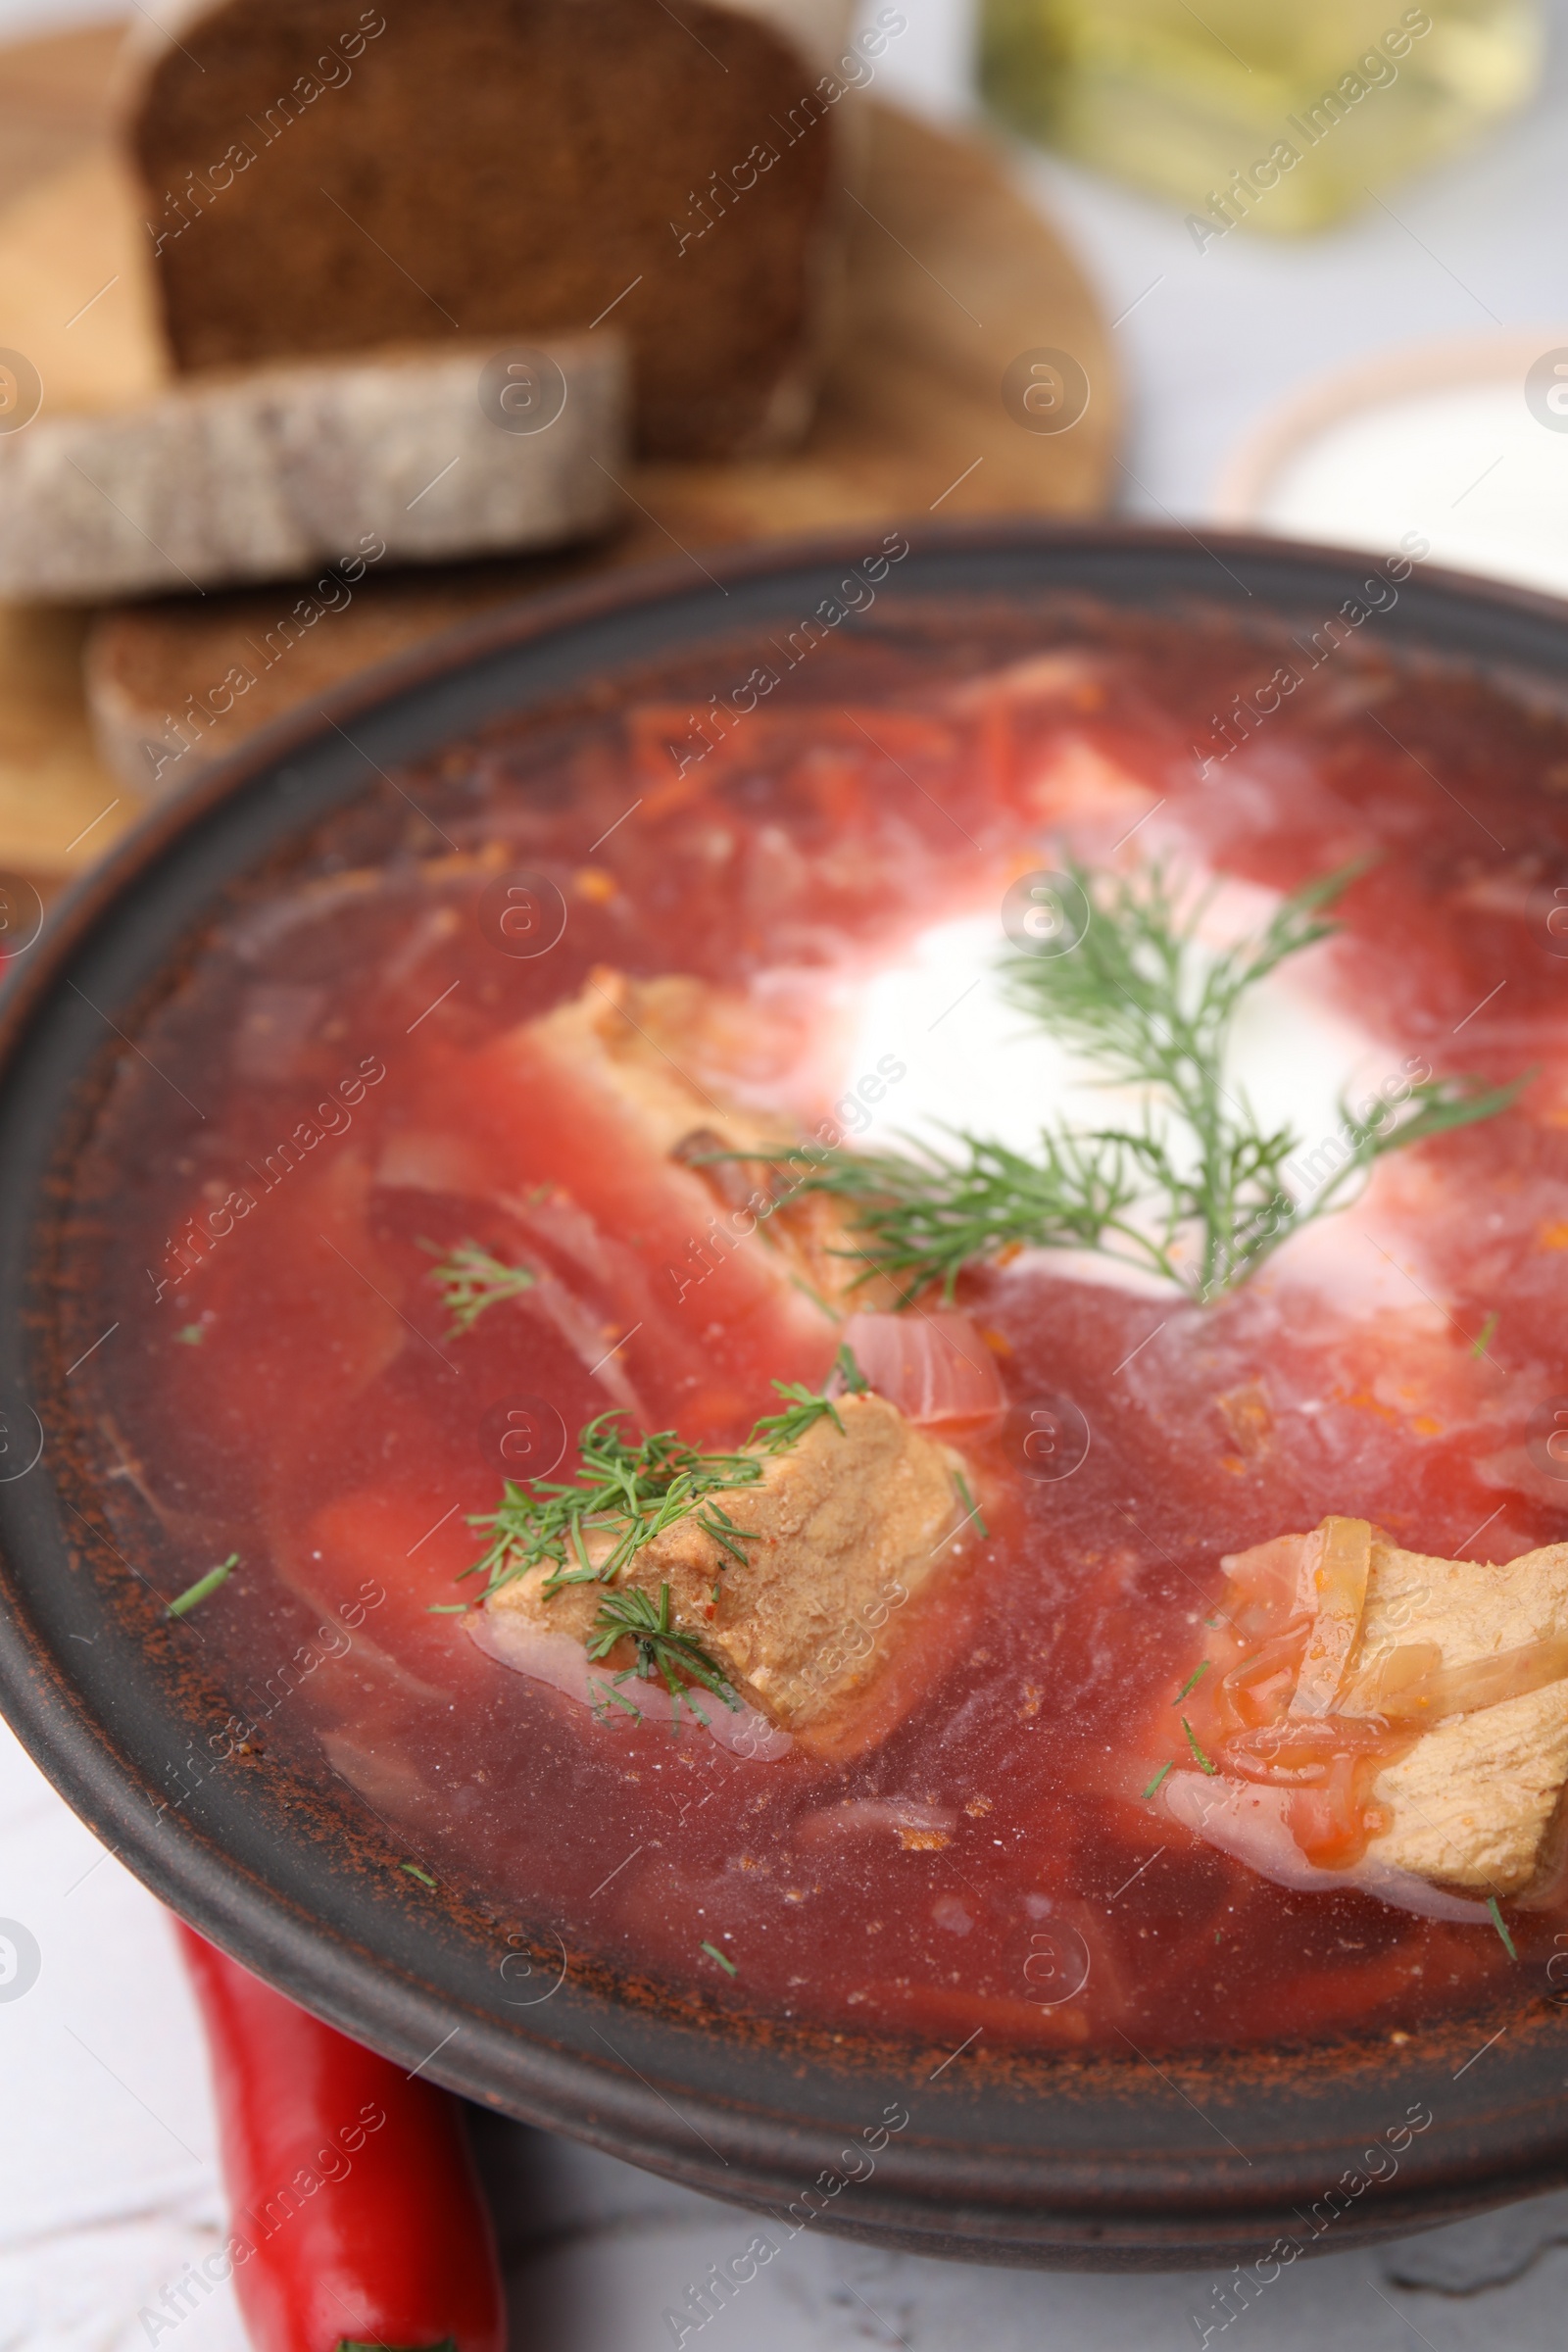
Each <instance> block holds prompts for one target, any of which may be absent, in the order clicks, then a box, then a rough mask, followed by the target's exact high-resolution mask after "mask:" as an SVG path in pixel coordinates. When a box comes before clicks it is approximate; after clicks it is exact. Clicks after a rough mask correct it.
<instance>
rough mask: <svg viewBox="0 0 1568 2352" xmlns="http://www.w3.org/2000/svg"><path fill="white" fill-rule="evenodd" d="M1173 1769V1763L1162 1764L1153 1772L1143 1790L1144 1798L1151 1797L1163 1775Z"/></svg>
mask: <svg viewBox="0 0 1568 2352" xmlns="http://www.w3.org/2000/svg"><path fill="white" fill-rule="evenodd" d="M1175 1769H1176V1768H1175V1766H1174V1765H1173V1764H1162V1765H1161V1766H1160V1768H1159V1770H1158V1771H1157V1772H1156V1773H1155V1775H1154V1777H1153V1779H1152V1781H1151V1782H1150V1784H1149V1787H1148V1788H1147V1789H1145V1790H1144V1796H1145V1798H1146V1799H1148V1798H1149V1797H1152V1795H1153V1794H1154V1791H1155V1790H1156V1789H1158V1787H1159V1785H1160V1783H1161V1781H1162V1780H1163V1779H1164V1778H1165V1775H1166V1774H1167V1773H1168V1772H1174V1771H1175Z"/></svg>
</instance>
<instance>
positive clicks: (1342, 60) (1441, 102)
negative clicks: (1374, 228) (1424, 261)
mask: <svg viewBox="0 0 1568 2352" xmlns="http://www.w3.org/2000/svg"><path fill="white" fill-rule="evenodd" d="M1542 47H1543V36H1542V25H1541V13H1540V10H1539V8H1538V7H1537V6H1536V5H1535V4H1534V0H1428V5H1426V6H1424V7H1413V8H1405V7H1401V6H1400V5H1399V0H1311V5H1303V4H1302V0H1200V6H1199V7H1197V8H1194V7H1190V6H1188V5H1187V0H982V7H981V19H980V85H981V89H982V92H983V94H984V96H985V98H986V100H987V102H988V104H989V105H990V106H991V108H992V109H993V111H994V112H995V113H996V114H997V115H999V116H1000V117H1001V118H1002V119H1003V121H1005V123H1009V124H1010V125H1011V126H1012V127H1013V128H1014V129H1017V130H1021V131H1023V132H1024V133H1025V135H1026V136H1028V137H1030V138H1034V139H1037V140H1039V141H1040V142H1041V143H1042V144H1043V145H1048V146H1052V147H1056V148H1059V149H1060V150H1061V151H1062V152H1063V153H1064V154H1067V155H1071V156H1073V157H1075V158H1076V159H1077V160H1078V161H1080V162H1082V163H1086V164H1091V165H1093V166H1095V167H1096V168H1097V169H1098V170H1100V171H1103V172H1112V173H1114V174H1115V175H1116V176H1117V177H1119V178H1121V179H1125V180H1130V181H1132V182H1133V184H1134V185H1135V186H1138V187H1143V188H1149V189H1152V190H1153V191H1154V192H1155V193H1156V194H1158V195H1161V196H1166V197H1169V198H1171V199H1172V200H1173V201H1174V202H1175V203H1177V204H1179V205H1180V206H1181V207H1182V209H1183V210H1184V211H1185V212H1186V213H1188V215H1189V218H1190V223H1191V224H1192V225H1193V227H1194V235H1195V238H1196V239H1197V240H1198V241H1199V242H1200V244H1205V243H1206V242H1207V240H1206V237H1205V236H1204V234H1203V224H1204V223H1209V224H1211V225H1212V226H1213V228H1214V230H1215V232H1216V233H1219V234H1223V233H1224V232H1225V231H1226V230H1227V229H1228V228H1230V227H1232V226H1235V225H1238V224H1239V223H1240V222H1242V221H1247V222H1249V223H1250V225H1252V226H1254V227H1257V228H1261V229H1271V230H1274V231H1275V232H1276V233H1281V234H1285V233H1289V232H1291V231H1296V230H1301V229H1311V228H1318V227H1321V226H1322V225H1323V224H1324V223H1326V222H1328V221H1335V220H1338V219H1340V218H1341V217H1342V216H1343V215H1345V214H1346V213H1348V212H1350V211H1352V210H1353V209H1354V208H1355V207H1356V206H1358V205H1360V204H1361V203H1363V202H1364V200H1365V196H1366V193H1367V191H1369V190H1371V189H1375V188H1378V187H1381V186H1384V185H1386V184H1388V183H1389V182H1390V181H1392V180H1394V179H1397V178H1398V177H1399V176H1401V175H1402V174H1403V173H1405V172H1412V171H1415V170H1417V169H1418V168H1419V167H1421V166H1422V165H1424V164H1430V163H1434V162H1436V161H1438V160H1439V159H1440V158H1442V157H1444V156H1446V155H1447V154H1449V153H1450V152H1452V151H1453V150H1454V149H1456V148H1458V147H1461V146H1463V145H1464V144H1465V143H1466V142H1467V141H1468V140H1470V139H1472V138H1474V137H1475V136H1476V135H1477V134H1478V133H1480V132H1481V131H1483V130H1485V129H1486V128H1487V127H1488V125H1489V124H1491V123H1495V121H1496V120H1497V119H1498V118H1499V117H1500V116H1502V115H1505V114H1506V113H1507V112H1508V111H1509V110H1510V109H1511V108H1513V107H1516V106H1517V105H1519V104H1520V102H1521V101H1522V100H1523V99H1525V98H1526V97H1528V96H1529V94H1530V92H1531V91H1532V90H1533V89H1534V87H1535V85H1536V82H1537V79H1538V77H1539V73H1540V67H1541V54H1542Z"/></svg>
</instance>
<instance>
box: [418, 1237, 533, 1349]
mask: <svg viewBox="0 0 1568 2352" xmlns="http://www.w3.org/2000/svg"><path fill="white" fill-rule="evenodd" d="M419 1248H420V1249H421V1250H429V1252H430V1254H431V1256H432V1257H440V1256H441V1247H440V1244H439V1243H438V1242H421V1243H420V1244H419ZM427 1279H428V1280H429V1281H431V1282H433V1283H434V1284H435V1286H436V1289H437V1290H438V1291H439V1292H440V1293H441V1299H442V1303H443V1304H444V1305H445V1307H446V1310H447V1312H448V1314H449V1315H450V1316H451V1317H452V1321H451V1323H450V1325H449V1326H448V1329H447V1335H446V1336H447V1338H448V1339H449V1340H456V1339H461V1338H462V1336H463V1334H464V1333H465V1332H466V1331H471V1330H472V1329H473V1327H474V1325H475V1323H477V1321H478V1320H479V1317H480V1316H481V1315H482V1314H483V1313H484V1311H485V1308H486V1307H487V1306H499V1305H500V1303H501V1301H502V1300H503V1299H517V1298H520V1297H521V1295H522V1293H523V1292H524V1291H531V1290H532V1289H533V1286H534V1279H535V1278H534V1276H533V1274H532V1273H531V1272H530V1271H529V1269H528V1267H526V1266H509V1265H508V1264H507V1263H506V1261H505V1259H504V1258H499V1257H496V1256H493V1255H492V1253H491V1252H490V1251H489V1250H485V1249H482V1248H481V1247H480V1245H479V1244H478V1243H477V1242H471V1241H468V1242H459V1244H458V1245H457V1248H456V1249H455V1250H453V1251H452V1253H451V1255H450V1256H449V1257H447V1258H446V1259H445V1260H444V1261H443V1263H442V1264H440V1265H439V1266H433V1267H432V1268H431V1270H430V1273H429V1275H428V1277H427Z"/></svg>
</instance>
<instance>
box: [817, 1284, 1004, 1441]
mask: <svg viewBox="0 0 1568 2352" xmlns="http://www.w3.org/2000/svg"><path fill="white" fill-rule="evenodd" d="M844 1345H845V1347H846V1348H848V1349H849V1350H850V1353H851V1354H852V1355H853V1356H854V1358H855V1361H856V1363H857V1364H858V1366H859V1369H860V1372H861V1374H862V1375H863V1377H864V1378H865V1380H866V1381H867V1382H869V1384H870V1386H871V1387H872V1388H873V1389H875V1391H876V1393H877V1395H878V1396H879V1397H886V1398H887V1400H888V1402H889V1404H896V1405H897V1406H898V1408H899V1410H900V1412H901V1413H903V1414H904V1416H905V1418H906V1419H907V1420H909V1421H913V1422H915V1423H916V1424H917V1425H920V1426H923V1427H929V1426H931V1425H932V1424H934V1423H943V1422H947V1423H952V1422H957V1421H987V1420H990V1419H991V1417H992V1416H993V1415H994V1414H997V1413H1000V1412H1003V1411H1005V1408H1006V1402H1007V1397H1006V1391H1005V1389H1004V1387H1003V1385H1002V1375H1001V1373H1000V1372H999V1371H998V1369H997V1359H996V1357H995V1356H994V1355H993V1354H992V1352H991V1350H990V1348H988V1347H987V1346H986V1344H985V1342H984V1340H983V1339H982V1338H981V1337H980V1334H979V1332H978V1331H977V1330H976V1329H975V1327H974V1324H973V1323H972V1322H971V1321H970V1319H969V1317H968V1316H967V1315H965V1314H962V1313H960V1312H959V1311H958V1309H957V1308H956V1307H917V1306H911V1307H907V1308H906V1309H905V1311H904V1312H903V1313H902V1314H888V1315H875V1314H865V1313H860V1314H854V1315H851V1317H850V1319H849V1321H848V1322H847V1323H846V1324H845V1326H844Z"/></svg>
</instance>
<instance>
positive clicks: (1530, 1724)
mask: <svg viewBox="0 0 1568 2352" xmlns="http://www.w3.org/2000/svg"><path fill="white" fill-rule="evenodd" d="M1565 1782H1568V1681H1564V1682H1556V1683H1550V1684H1548V1685H1547V1686H1546V1688H1545V1689H1544V1690H1542V1691H1527V1692H1526V1693H1525V1694H1524V1695H1523V1696H1522V1697H1520V1698H1508V1699H1504V1700H1503V1701H1502V1702H1501V1704H1500V1705H1498V1706H1495V1707H1482V1708H1480V1709H1478V1711H1477V1712H1476V1713H1475V1714H1473V1715H1455V1716H1450V1717H1449V1718H1448V1720H1447V1721H1446V1723H1440V1724H1435V1725H1434V1726H1433V1728H1432V1729H1431V1730H1430V1731H1429V1732H1427V1733H1425V1734H1424V1736H1423V1737H1422V1738H1421V1739H1419V1740H1417V1741H1416V1743H1415V1745H1414V1746H1413V1747H1412V1748H1411V1749H1410V1750H1409V1752H1408V1753H1407V1754H1406V1755H1403V1756H1400V1757H1399V1758H1398V1760H1397V1762H1396V1763H1393V1764H1390V1765H1388V1766H1386V1767H1385V1769H1384V1770H1383V1771H1382V1772H1381V1773H1380V1774H1379V1775H1378V1777H1377V1780H1376V1781H1375V1782H1374V1783H1373V1786H1372V1798H1373V1802H1374V1803H1375V1804H1378V1805H1381V1806H1382V1807H1383V1808H1384V1809H1385V1810H1386V1811H1387V1812H1388V1813H1389V1815H1390V1816H1391V1822H1390V1827H1389V1828H1388V1829H1387V1830H1385V1831H1384V1833H1383V1834H1382V1836H1381V1837H1376V1838H1371V1839H1369V1841H1368V1844H1367V1855H1368V1857H1369V1859H1371V1860H1373V1861H1376V1862H1386V1863H1388V1864H1389V1865H1390V1867H1391V1868H1393V1869H1395V1870H1406V1871H1410V1872H1412V1873H1413V1874H1414V1875H1415V1876H1416V1877H1418V1878H1423V1879H1430V1880H1433V1881H1436V1882H1440V1883H1441V1884H1443V1885H1445V1886H1449V1887H1474V1888H1476V1890H1477V1891H1478V1893H1480V1894H1481V1895H1482V1896H1483V1897H1484V1896H1486V1895H1489V1894H1496V1895H1517V1894H1523V1893H1525V1892H1526V1891H1527V1890H1528V1889H1529V1888H1530V1887H1532V1886H1533V1885H1535V1884H1536V1882H1537V1881H1538V1880H1539V1879H1540V1878H1541V1877H1542V1875H1543V1868H1544V1864H1546V1863H1547V1862H1548V1860H1549V1857H1550V1851H1551V1845H1552V1838H1551V1831H1552V1827H1553V1824H1554V1821H1555V1819H1556V1816H1557V1812H1558V1808H1559V1806H1560V1804H1561V1800H1562V1792H1563V1785H1564V1783H1565Z"/></svg>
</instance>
